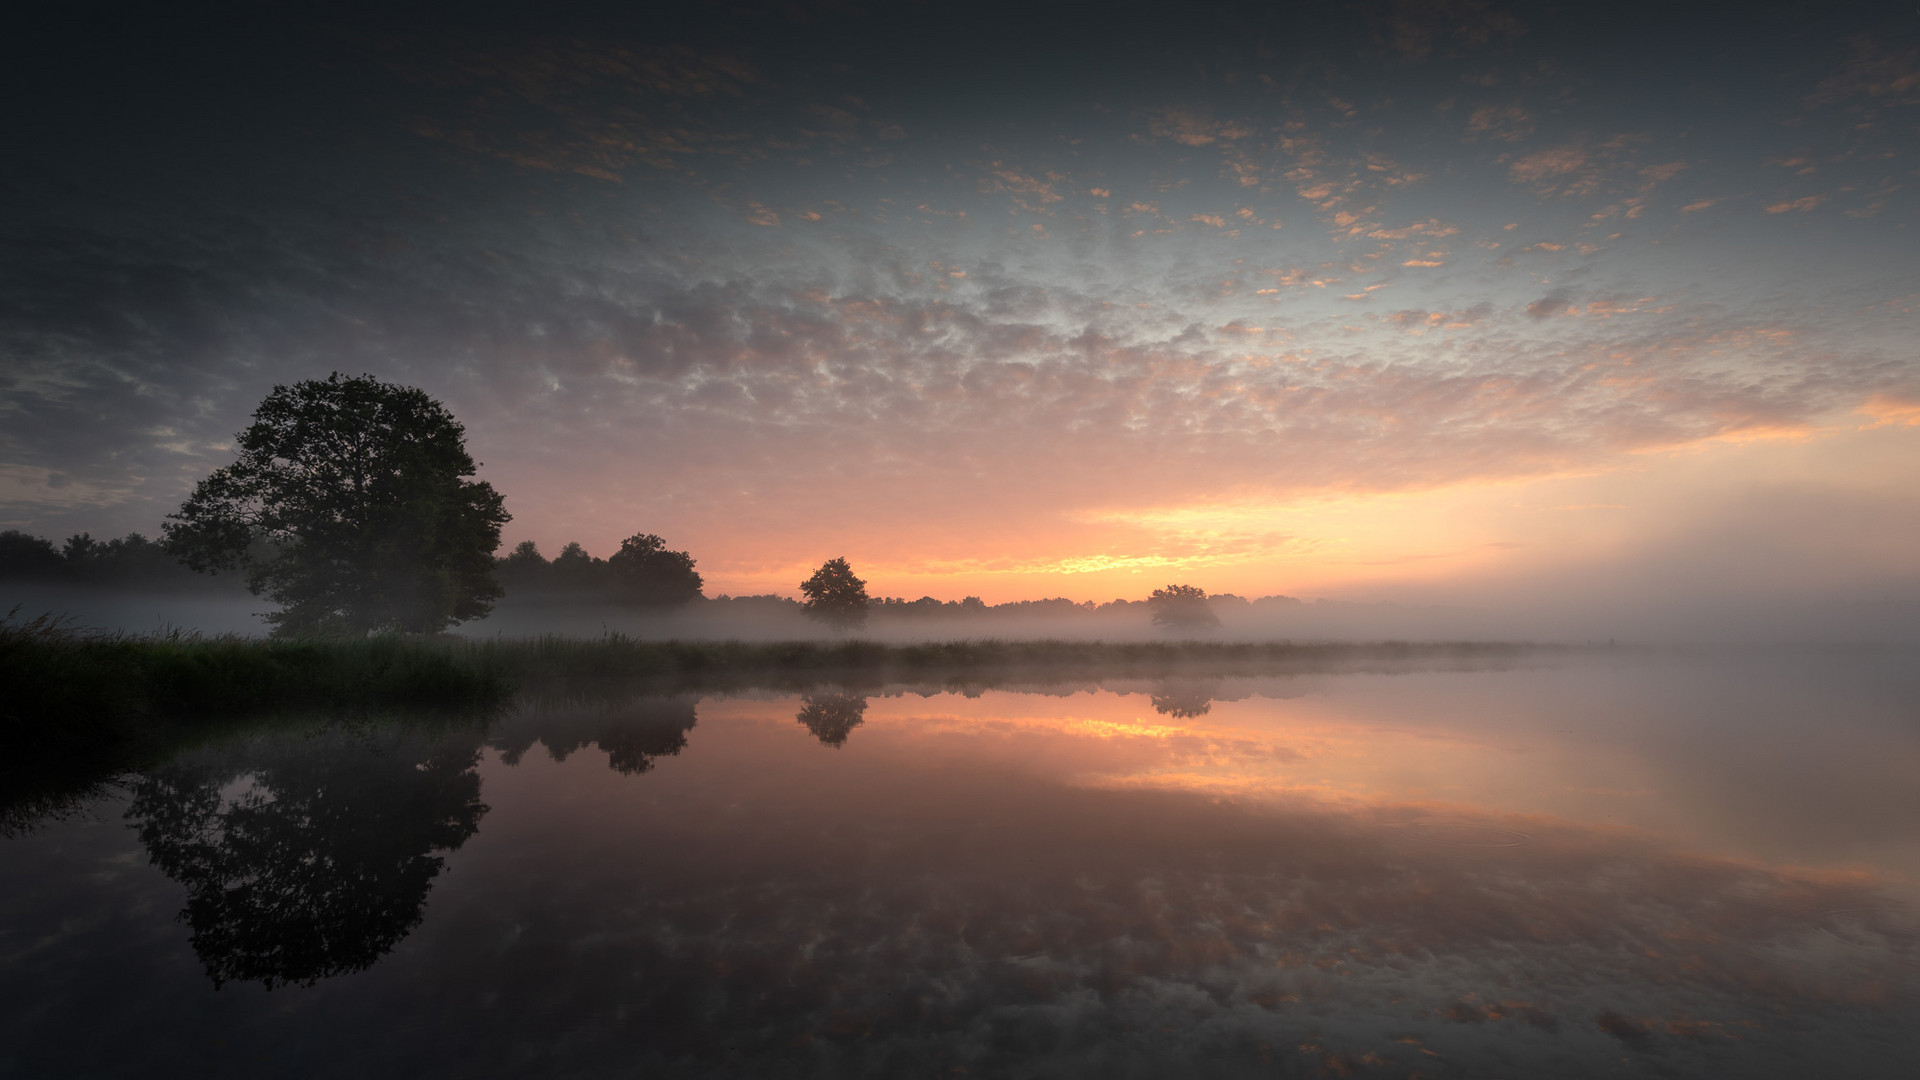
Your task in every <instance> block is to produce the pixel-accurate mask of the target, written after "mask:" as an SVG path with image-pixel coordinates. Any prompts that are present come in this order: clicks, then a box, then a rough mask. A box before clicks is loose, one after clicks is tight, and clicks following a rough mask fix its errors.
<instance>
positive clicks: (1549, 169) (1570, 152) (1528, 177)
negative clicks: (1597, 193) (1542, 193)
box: [1508, 146, 1590, 184]
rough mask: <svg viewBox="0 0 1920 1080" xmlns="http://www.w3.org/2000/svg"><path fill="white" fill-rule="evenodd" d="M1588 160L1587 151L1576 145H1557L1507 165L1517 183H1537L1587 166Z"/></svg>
mask: <svg viewBox="0 0 1920 1080" xmlns="http://www.w3.org/2000/svg"><path fill="white" fill-rule="evenodd" d="M1589 160H1590V159H1589V157H1588V156H1587V152H1586V151H1585V150H1584V149H1582V148H1580V147H1578V146H1558V147H1554V148H1553V149H1550V150H1538V151H1535V152H1534V153H1531V154H1528V155H1527V156H1525V157H1523V158H1521V159H1520V160H1518V161H1515V162H1514V163H1513V164H1512V165H1511V166H1509V167H1508V173H1509V175H1511V176H1512V177H1513V179H1514V180H1515V181H1516V182H1517V183H1522V184H1537V183H1539V182H1541V181H1543V180H1552V179H1555V178H1556V177H1561V176H1565V175H1567V174H1568V173H1573V172H1578V171H1580V170H1582V169H1584V168H1586V167H1587V164H1588V162H1589Z"/></svg>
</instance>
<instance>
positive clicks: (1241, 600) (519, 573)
mask: <svg viewBox="0 0 1920 1080" xmlns="http://www.w3.org/2000/svg"><path fill="white" fill-rule="evenodd" d="M649 539H652V538H649ZM663 554H665V555H676V554H678V555H684V553H683V552H680V553H676V552H664V553H663ZM691 562H692V560H690V559H689V560H688V565H691ZM494 576H495V577H497V578H499V580H500V584H501V586H502V587H503V588H505V589H506V591H507V595H509V596H513V595H525V594H528V593H546V594H550V595H553V597H554V598H555V599H556V600H560V599H565V600H569V601H574V602H578V601H581V600H590V599H593V598H606V599H616V600H617V599H619V598H621V597H622V595H623V593H624V592H625V591H626V588H625V586H623V580H622V577H621V574H620V571H619V566H618V558H617V557H616V558H615V559H614V560H608V559H602V558H598V557H596V556H594V555H590V554H588V553H587V549H586V548H585V547H584V546H582V545H581V544H579V543H578V542H574V543H569V544H567V545H566V546H565V547H563V548H561V549H560V554H558V555H556V556H554V557H553V558H551V559H549V558H547V557H546V556H544V555H542V554H541V553H540V548H539V546H538V545H537V544H535V543H534V542H533V541H531V540H522V541H521V542H520V544H519V545H518V546H517V547H515V548H514V549H513V551H512V552H511V553H510V554H508V555H507V556H506V557H505V558H502V559H498V560H495V562H494ZM694 600H695V602H700V601H704V602H705V603H706V604H708V605H721V606H724V607H726V608H729V609H734V610H741V611H753V612H758V613H773V612H789V613H792V614H796V615H797V614H799V613H800V611H801V604H800V601H798V600H795V599H792V598H791V597H786V596H780V595H777V594H774V593H764V594H760V595H754V596H729V595H727V594H725V593H722V594H720V595H719V596H715V597H710V598H709V597H705V596H704V595H702V596H696V597H694ZM1207 603H1208V604H1209V605H1210V606H1211V607H1212V608H1213V609H1214V610H1215V611H1217V612H1219V613H1221V614H1226V613H1228V612H1233V611H1240V612H1265V611H1274V610H1279V609H1282V608H1291V607H1298V606H1299V605H1300V603H1301V601H1299V600H1297V599H1295V598H1294V597H1291V596H1262V597H1260V598H1258V599H1248V598H1246V597H1244V596H1236V595H1234V594H1233V593H1216V594H1214V595H1212V596H1209V597H1207ZM868 609H869V610H870V611H871V612H872V613H873V614H875V615H882V616H893V615H902V616H928V615H945V616H953V615H1022V616H1043V617H1067V616H1077V615H1100V614H1139V613H1143V612H1145V611H1147V609H1148V602H1147V601H1146V600H1110V601H1108V602H1106V603H1104V604H1099V603H1095V602H1094V601H1092V600H1083V601H1074V600H1069V599H1067V598H1066V597H1064V596H1056V597H1052V598H1049V599H1046V600H1012V601H1009V602H1007V603H1004V604H989V603H986V602H984V601H982V600H981V599H980V598H979V597H977V596H969V597H965V598H964V599H960V600H936V599H934V598H933V597H931V596H922V597H921V598H919V599H918V600H908V599H906V598H904V597H899V596H876V597H874V598H873V599H872V600H871V601H869V603H868Z"/></svg>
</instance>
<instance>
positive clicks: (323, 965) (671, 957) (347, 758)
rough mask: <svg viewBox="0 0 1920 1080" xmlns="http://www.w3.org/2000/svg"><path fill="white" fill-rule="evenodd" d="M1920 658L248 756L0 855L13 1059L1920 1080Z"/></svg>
mask: <svg viewBox="0 0 1920 1080" xmlns="http://www.w3.org/2000/svg"><path fill="white" fill-rule="evenodd" d="M1912 661H1913V658H1912V657H1910V656H1889V655H1879V656H1867V657H1860V656H1853V657H1833V656H1828V657H1825V658H1812V657H1804V656H1798V657H1796V656H1786V655H1775V656H1769V657H1763V658H1758V659H1753V658H1749V659H1747V660H1742V661H1728V660H1724V659H1722V660H1714V661H1702V662H1686V663H1682V662H1678V661H1673V660H1657V661H1641V662H1634V663H1609V662H1607V661H1605V660H1600V661H1585V660H1583V661H1578V662H1575V663H1571V664H1565V665H1561V666H1556V667H1544V668H1543V667H1533V668H1521V669H1515V670H1504V671H1476V672H1417V671H1415V672H1401V673H1394V674H1352V675H1325V676H1303V677H1292V678H1272V679H1234V680H1226V681H1206V680H1197V679H1196V680H1184V681H1170V682H1163V683H1158V684H1139V685H1128V684H1123V683H1110V684H1108V687H1109V688H1107V689H1100V690H1093V691H1089V690H1081V691H1077V692H1067V691H1066V688H1056V692H1054V693H1050V694H1048V693H1022V692H1014V691H1011V690H989V691H985V692H982V693H978V694H977V695H975V696H965V695H960V694H948V693H934V694H920V693H905V694H902V693H898V692H894V693H891V694H889V693H882V692H869V693H866V694H844V693H824V692H822V693H815V694H812V695H808V696H799V695H791V696H788V695H774V694H766V695H744V696H742V695H735V696H731V697H725V698H703V699H693V698H682V699H674V700H661V699H645V698H631V697H624V696H622V695H619V694H607V693H604V692H602V693H599V694H596V695H580V696H575V697H573V698H572V699H571V700H566V699H559V698H554V699H548V700H544V701H530V702H524V703H522V704H521V705H520V706H518V707H517V708H516V709H515V711H514V712H513V713H511V714H510V715H508V716H506V717H504V718H499V719H497V720H495V721H493V722H491V724H490V725H489V726H461V725H457V724H456V725H453V726H451V727H447V726H440V727H434V726H427V725H421V724H404V723H403V724H379V725H361V726H357V727H348V728H339V727H335V728H310V729H305V730H299V731H282V732H279V733H270V732H263V733H256V734H254V735H251V736H249V737H246V738H244V739H240V740H237V741H231V742H228V743H225V744H221V745H216V746H212V747H207V748H203V749H200V750H196V751H194V752H191V753H188V754H185V755H183V756H180V757H178V758H176V759H175V760H173V761H172V762H170V763H168V764H167V765H165V766H163V767H158V768H155V769H153V770H151V771H150V772H148V773H146V774H144V775H141V776H138V777H133V778H129V780H128V782H127V783H126V785H125V787H124V789H123V790H122V791H121V792H120V793H118V794H116V795H112V796H109V797H106V798H103V799H102V800H100V801H98V802H97V803H95V804H94V805H92V806H91V807H90V808H89V809H87V810H86V811H84V812H83V813H81V814H80V815H78V816H74V817H69V818H67V819H64V820H54V821H45V822H42V823H41V824H39V825H38V826H37V827H35V828H34V829H33V830H31V831H30V832H28V833H26V834H25V835H20V836H14V837H11V838H7V839H0V965H3V966H0V1074H4V1075H7V1076H33V1077H68V1076H72V1077H79V1076H139V1077H150V1076H246V1077H255V1076H326V1077H334V1076H342V1077H348V1076H378V1077H387V1076H393V1077H401V1076H405V1077H413V1076H496V1075H505V1076H628V1075H645V1076H675V1075H715V1076H751V1075H771V1076H786V1075H793V1076H814V1075H821V1076H827V1075H874V1076H935V1075H937V1076H958V1075H963V1074H964V1075H989V1076H999V1075H1013V1076H1062V1075H1098V1076H1174V1075H1180V1076H1415V1075H1419V1076H1429V1077H1443V1076H1469V1077H1480V1076H1511V1077H1529V1076H1531V1077H1540V1076H1556V1077H1560V1076H1567V1077H1577V1076H1638V1075H1653V1076H1729V1077H1742V1076H1783V1077H1786V1076H1791V1077H1805V1076H1849V1077H1908V1076H1912V1075H1915V1074H1916V1070H1917V1069H1920V1065H1917V1064H1916V1063H1920V916H1917V912H1920V906H1917V904H1916V901H1920V689H1917V688H1916V680H1915V677H1914V675H1913V672H1914V670H1915V668H1916V665H1915V664H1914V663H1913V662H1912Z"/></svg>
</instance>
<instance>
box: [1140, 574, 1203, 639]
mask: <svg viewBox="0 0 1920 1080" xmlns="http://www.w3.org/2000/svg"><path fill="white" fill-rule="evenodd" d="M1147 613H1148V615H1149V616H1150V617H1151V618H1152V619H1153V624H1154V625H1155V626H1163V627H1166V628H1167V629H1169V630H1205V629H1210V628H1212V627H1215V626H1219V625H1220V616H1218V615H1215V614H1214V613H1213V608H1211V607H1209V606H1208V605H1207V593H1206V590H1204V589H1202V588H1200V587H1199V586H1197V585H1169V586H1167V587H1166V588H1164V589H1155V590H1153V595H1152V596H1150V597H1148V598H1147Z"/></svg>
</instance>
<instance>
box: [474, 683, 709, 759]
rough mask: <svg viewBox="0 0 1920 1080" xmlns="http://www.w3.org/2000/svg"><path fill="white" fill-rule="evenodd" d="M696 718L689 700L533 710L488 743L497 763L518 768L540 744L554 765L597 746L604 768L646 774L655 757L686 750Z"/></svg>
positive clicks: (497, 729)
mask: <svg viewBox="0 0 1920 1080" xmlns="http://www.w3.org/2000/svg"><path fill="white" fill-rule="evenodd" d="M695 719H696V714H695V709H694V702H693V701H692V700H689V699H687V698H672V697H660V698H641V699H639V700H636V701H625V702H616V703H612V705H611V707H610V708H609V707H607V706H606V705H601V706H598V707H595V706H588V707H585V708H582V707H579V706H577V705H572V706H563V707H561V708H559V709H552V708H544V709H543V708H536V709H534V710H532V711H531V712H529V713H527V714H525V715H523V716H521V717H519V718H516V719H513V720H509V721H507V722H505V723H503V724H500V725H498V726H496V727H495V729H494V731H493V733H492V735H491V736H489V739H488V741H489V742H490V743H491V744H492V745H493V746H494V747H496V748H498V749H499V751H500V758H501V760H502V761H504V762H506V763H507V764H509V765H517V764H519V762H520V757H521V755H523V754H525V753H526V752H527V750H529V749H530V748H532V746H533V744H534V743H536V742H537V743H542V744H544V745H545V746H546V748H547V753H548V754H549V755H551V756H552V758H553V759H554V760H555V761H565V760H566V759H567V756H568V755H569V754H572V753H573V752H574V751H576V750H579V749H581V748H582V747H585V746H587V745H588V744H598V745H599V747H600V749H602V750H604V751H606V752H607V767H608V768H611V769H613V770H614V771H615V772H619V773H624V774H626V775H629V776H634V775H638V774H640V773H644V772H649V771H651V770H652V769H653V763H654V760H655V759H656V758H662V757H672V756H674V755H676V754H678V753H679V752H680V751H682V750H684V749H686V746H687V733H688V732H689V731H692V730H693V725H694V722H695Z"/></svg>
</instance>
